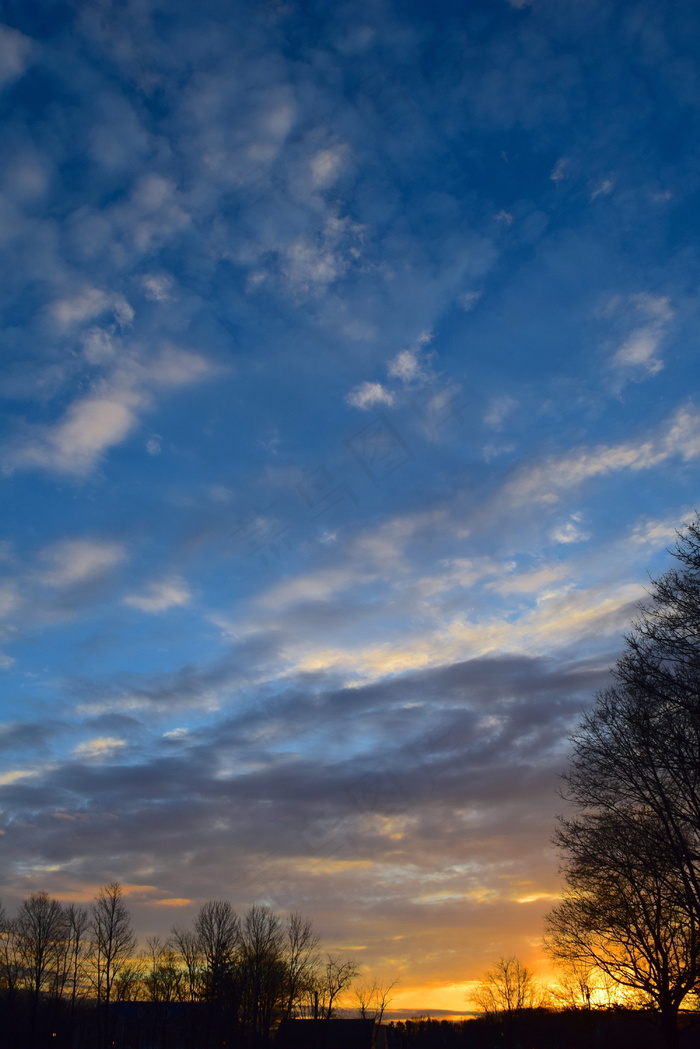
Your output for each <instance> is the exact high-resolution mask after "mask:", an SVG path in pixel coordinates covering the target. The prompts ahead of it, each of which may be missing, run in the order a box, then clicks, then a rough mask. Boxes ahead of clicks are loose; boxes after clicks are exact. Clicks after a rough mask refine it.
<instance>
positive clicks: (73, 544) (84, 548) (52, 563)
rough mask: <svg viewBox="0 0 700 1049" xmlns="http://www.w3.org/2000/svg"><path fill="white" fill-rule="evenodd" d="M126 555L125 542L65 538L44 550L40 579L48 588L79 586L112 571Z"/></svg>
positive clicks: (38, 573) (40, 559)
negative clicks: (123, 543)
mask: <svg viewBox="0 0 700 1049" xmlns="http://www.w3.org/2000/svg"><path fill="white" fill-rule="evenodd" d="M126 556H127V555H126V550H125V548H124V546H123V545H122V544H121V543H111V542H104V541H101V540H96V539H65V540H61V541H60V542H58V543H54V544H52V545H51V546H49V547H47V548H45V549H44V550H42V551H41V554H40V556H39V561H40V563H41V565H42V567H41V568H39V569H38V570H37V573H36V577H37V579H38V581H39V582H40V583H43V584H44V585H45V586H51V587H65V586H75V585H77V584H80V583H84V582H87V581H88V580H91V579H95V578H97V577H100V576H103V575H105V574H107V573H108V572H111V571H112V570H113V569H115V568H116V567H117V566H118V565H119V564H121V563H123V562H124V561H125V559H126Z"/></svg>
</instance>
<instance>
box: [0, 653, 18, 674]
mask: <svg viewBox="0 0 700 1049" xmlns="http://www.w3.org/2000/svg"><path fill="white" fill-rule="evenodd" d="M15 662H16V660H15V659H13V657H12V656H8V655H5V653H4V652H0V670H9V669H10V667H12V666H14V664H15Z"/></svg>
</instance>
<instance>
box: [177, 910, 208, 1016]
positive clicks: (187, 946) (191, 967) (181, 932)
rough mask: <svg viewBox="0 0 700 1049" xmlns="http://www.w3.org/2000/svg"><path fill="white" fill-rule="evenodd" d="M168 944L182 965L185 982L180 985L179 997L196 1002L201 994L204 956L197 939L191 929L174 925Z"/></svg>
mask: <svg viewBox="0 0 700 1049" xmlns="http://www.w3.org/2000/svg"><path fill="white" fill-rule="evenodd" d="M168 943H169V945H170V946H171V947H172V949H173V951H174V952H175V953H176V955H177V956H178V957H179V958H180V960H181V962H182V964H183V965H184V970H185V980H184V983H183V984H181V985H180V997H181V998H184V1000H185V1001H189V1002H196V1001H198V1000H199V998H200V997H201V996H202V993H203V986H202V973H203V968H204V955H203V953H202V948H201V944H200V941H199V938H198V936H197V934H196V933H195V932H193V931H192V930H191V929H182V928H180V927H179V926H177V925H176V926H175V927H174V928H173V930H172V932H171V934H170V939H169V941H168Z"/></svg>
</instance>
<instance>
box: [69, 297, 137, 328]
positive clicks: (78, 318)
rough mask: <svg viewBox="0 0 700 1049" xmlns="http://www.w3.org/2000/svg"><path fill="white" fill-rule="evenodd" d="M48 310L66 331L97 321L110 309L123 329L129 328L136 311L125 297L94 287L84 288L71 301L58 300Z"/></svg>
mask: <svg viewBox="0 0 700 1049" xmlns="http://www.w3.org/2000/svg"><path fill="white" fill-rule="evenodd" d="M48 309H49V313H50V315H51V316H52V317H53V318H54V319H55V320H56V321H57V322H58V324H59V325H60V327H61V328H64V329H68V328H72V327H74V326H76V325H79V324H82V323H84V322H85V321H90V320H95V318H97V317H99V316H100V315H101V314H103V313H105V312H106V311H107V310H110V309H111V310H112V312H113V314H114V318H115V320H116V321H117V323H118V325H119V326H120V327H122V328H123V327H127V326H128V325H129V324H131V323H132V321H133V319H134V311H133V309H132V307H131V305H130V304H129V303H128V302H127V300H126V299H125V298H124V296H123V295H115V294H108V293H107V292H105V291H102V290H101V289H100V288H94V287H87V288H83V289H82V291H80V292H79V293H78V294H77V295H74V296H73V297H72V298H69V299H57V300H55V301H54V302H52V303H51V304H50V305H49V307H48Z"/></svg>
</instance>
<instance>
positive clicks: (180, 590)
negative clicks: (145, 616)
mask: <svg viewBox="0 0 700 1049" xmlns="http://www.w3.org/2000/svg"><path fill="white" fill-rule="evenodd" d="M191 597H192V595H191V594H190V591H189V590H188V588H187V586H186V584H185V582H184V580H183V579H180V578H179V577H178V576H171V577H170V578H168V579H161V580H160V581H158V582H154V583H150V584H149V585H148V586H147V587H146V590H145V591H144V592H143V593H142V594H130V595H128V596H127V597H124V598H123V599H122V603H123V604H125V605H129V606H130V607H131V608H138V609H139V610H140V611H141V612H165V611H167V609H169V608H178V607H181V606H183V605H186V604H188V602H189V601H190V599H191Z"/></svg>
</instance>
